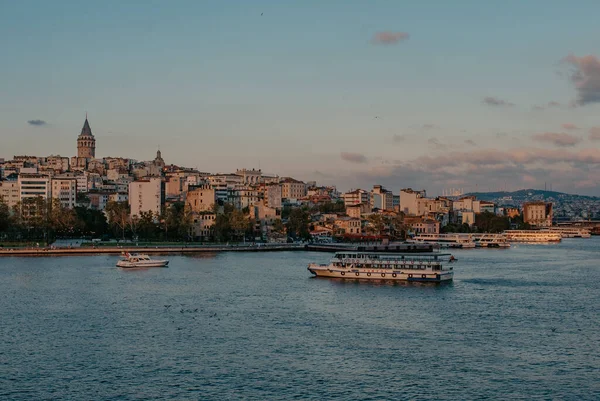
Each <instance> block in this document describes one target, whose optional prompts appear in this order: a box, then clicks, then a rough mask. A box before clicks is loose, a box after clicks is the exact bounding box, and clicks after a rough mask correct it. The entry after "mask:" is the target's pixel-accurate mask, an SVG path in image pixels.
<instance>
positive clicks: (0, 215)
mask: <svg viewBox="0 0 600 401" xmlns="http://www.w3.org/2000/svg"><path fill="white" fill-rule="evenodd" d="M11 223H12V222H11V218H10V209H9V207H8V205H7V204H6V203H4V199H3V198H2V197H1V196H0V232H3V231H8V229H9V228H10V226H11Z"/></svg>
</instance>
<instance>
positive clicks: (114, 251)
mask: <svg viewBox="0 0 600 401" xmlns="http://www.w3.org/2000/svg"><path fill="white" fill-rule="evenodd" d="M304 249H305V245H304V244H247V245H244V244H232V245H183V246H181V245H180V246H177V245H166V246H165V245H163V246H106V247H104V246H98V247H91V246H90V247H87V246H84V247H75V248H73V247H71V248H69V247H45V248H12V249H10V248H0V256H69V255H99V254H105V255H119V254H121V253H123V252H129V253H146V254H194V253H214V252H278V251H279V252H281V251H298V250H304Z"/></svg>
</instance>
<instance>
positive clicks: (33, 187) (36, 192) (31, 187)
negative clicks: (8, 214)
mask: <svg viewBox="0 0 600 401" xmlns="http://www.w3.org/2000/svg"><path fill="white" fill-rule="evenodd" d="M18 185H19V190H20V194H19V200H20V201H21V202H23V201H24V200H26V199H32V198H37V197H41V198H42V199H49V198H50V197H51V195H52V186H51V184H50V177H49V176H47V175H43V174H27V173H22V174H19V178H18Z"/></svg>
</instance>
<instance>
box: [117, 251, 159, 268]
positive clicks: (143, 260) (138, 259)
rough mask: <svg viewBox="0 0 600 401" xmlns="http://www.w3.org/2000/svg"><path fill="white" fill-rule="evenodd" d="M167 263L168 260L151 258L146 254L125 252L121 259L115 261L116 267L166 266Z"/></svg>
mask: <svg viewBox="0 0 600 401" xmlns="http://www.w3.org/2000/svg"><path fill="white" fill-rule="evenodd" d="M168 264H169V261H168V260H156V259H151V258H150V256H148V255H141V254H137V253H134V254H131V253H125V254H123V259H121V260H119V261H118V262H117V267H124V268H132V267H166V266H167V265H168Z"/></svg>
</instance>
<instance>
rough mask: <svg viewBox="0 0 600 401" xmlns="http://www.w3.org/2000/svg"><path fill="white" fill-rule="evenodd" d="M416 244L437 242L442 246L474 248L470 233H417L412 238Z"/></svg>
mask: <svg viewBox="0 0 600 401" xmlns="http://www.w3.org/2000/svg"><path fill="white" fill-rule="evenodd" d="M412 241H413V242H415V243H417V244H437V245H439V246H440V247H442V248H475V247H476V245H475V242H474V241H473V239H472V238H471V234H461V233H451V234H417V235H415V236H414V237H413V239H412Z"/></svg>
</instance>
